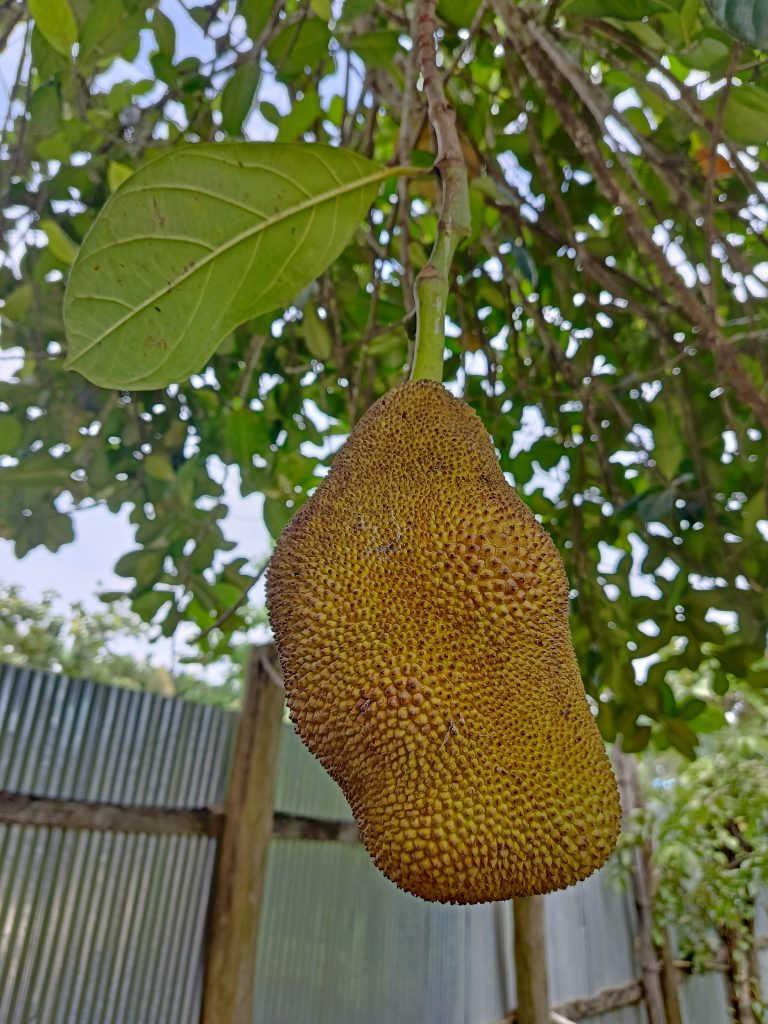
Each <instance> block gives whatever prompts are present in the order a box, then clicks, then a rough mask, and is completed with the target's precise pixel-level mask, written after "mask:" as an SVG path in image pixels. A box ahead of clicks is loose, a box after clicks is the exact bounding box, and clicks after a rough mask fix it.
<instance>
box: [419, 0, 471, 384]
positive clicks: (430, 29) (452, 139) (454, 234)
mask: <svg viewBox="0 0 768 1024" xmlns="http://www.w3.org/2000/svg"><path fill="white" fill-rule="evenodd" d="M436 5H437V0H417V2H416V4H415V6H414V15H413V18H414V20H413V38H414V42H415V44H416V49H417V52H418V57H419V68H420V70H421V74H422V77H423V80H424V94H425V96H426V98H427V112H428V115H429V121H430V124H431V125H432V127H433V128H434V130H435V137H436V139H437V159H436V161H435V170H436V171H437V173H438V174H439V175H440V185H441V203H440V220H439V222H438V225H437V236H436V238H435V245H434V248H433V249H432V253H431V255H430V257H429V260H428V262H427V263H426V264H425V266H424V267H423V268H422V270H421V272H420V273H419V275H418V277H417V278H416V282H415V284H414V289H413V290H414V297H415V299H416V348H415V351H414V356H413V367H412V369H411V380H436V381H442V379H443V352H444V350H445V312H446V307H447V305H448V292H449V287H450V273H451V262H452V261H453V256H454V253H455V252H456V248H457V246H458V244H459V242H460V241H461V239H462V238H464V237H466V236H468V235H469V233H470V229H471V224H472V219H471V214H470V208H469V185H468V181H467V167H466V164H465V162H464V154H463V152H462V149H461V143H460V142H459V134H458V132H457V130H456V111H455V110H454V109H453V107H452V106H451V104H450V103H449V102H448V100H447V99H446V96H445V90H444V88H443V80H442V77H441V75H440V73H439V72H438V70H437V64H436V61H435V28H436V15H435V8H436Z"/></svg>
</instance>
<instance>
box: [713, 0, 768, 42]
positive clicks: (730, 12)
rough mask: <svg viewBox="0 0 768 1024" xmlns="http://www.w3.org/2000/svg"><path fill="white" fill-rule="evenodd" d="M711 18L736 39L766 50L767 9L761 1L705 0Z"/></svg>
mask: <svg viewBox="0 0 768 1024" xmlns="http://www.w3.org/2000/svg"><path fill="white" fill-rule="evenodd" d="M707 7H708V8H709V10H710V12H711V14H712V17H713V18H714V19H715V21H717V22H719V24H721V25H722V26H723V28H725V29H727V31H728V32H730V33H731V34H732V35H734V36H735V37H736V38H737V39H741V40H743V41H744V42H745V43H747V45H748V46H754V47H755V48H756V49H758V50H765V49H768V9H767V8H766V6H765V4H764V3H762V0H707Z"/></svg>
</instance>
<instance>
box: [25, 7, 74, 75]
mask: <svg viewBox="0 0 768 1024" xmlns="http://www.w3.org/2000/svg"><path fill="white" fill-rule="evenodd" d="M27 7H28V8H29V13H30V14H31V15H32V17H33V18H34V19H35V24H36V25H37V27H38V30H39V31H40V34H41V35H42V36H43V37H44V39H45V40H46V42H47V43H48V44H49V45H50V46H51V47H52V49H54V50H55V51H56V53H59V54H61V56H62V57H69V56H70V55H71V53H72V47H73V46H74V45H75V43H76V42H77V22H76V21H75V15H74V13H73V12H72V8H71V6H70V5H69V2H68V0H27ZM38 70H39V69H38Z"/></svg>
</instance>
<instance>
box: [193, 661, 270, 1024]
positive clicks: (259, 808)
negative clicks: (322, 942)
mask: <svg viewBox="0 0 768 1024" xmlns="http://www.w3.org/2000/svg"><path fill="white" fill-rule="evenodd" d="M270 652H271V647H267V648H265V647H261V648H257V647H254V648H253V649H252V650H251V656H250V659H249V662H248V669H247V672H246V688H245V695H244V700H243V710H242V714H241V716H240V725H239V728H238V732H237V741H236V744H235V754H234V758H233V762H232V772H231V778H230V784H229V792H228V794H227V801H226V808H225V820H224V828H223V831H222V837H221V842H220V844H219V852H218V857H217V863H216V871H215V879H214V889H213V897H212V903H211V910H210V917H209V922H208V941H207V947H206V957H205V978H204V983H203V1008H202V1016H201V1024H252V1022H253V986H254V975H255V970H256V949H257V943H258V937H259V919H260V916H261V908H262V902H263V894H264V877H265V874H266V867H267V850H268V847H269V840H270V836H271V835H272V799H273V789H274V780H275V774H276V767H277V753H278V746H279V741H280V724H281V722H282V717H283V691H282V690H281V689H280V688H279V686H277V685H276V683H275V681H274V675H275V673H274V670H272V671H270V668H271V666H270V665H268V664H266V663H265V659H266V658H268V657H269V653H270Z"/></svg>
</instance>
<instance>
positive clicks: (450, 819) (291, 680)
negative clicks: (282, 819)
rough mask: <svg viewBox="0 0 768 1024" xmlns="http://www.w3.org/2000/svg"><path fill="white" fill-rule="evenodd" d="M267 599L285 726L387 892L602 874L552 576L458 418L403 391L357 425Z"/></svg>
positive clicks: (515, 885) (280, 559)
mask: <svg viewBox="0 0 768 1024" xmlns="http://www.w3.org/2000/svg"><path fill="white" fill-rule="evenodd" d="M267 601H268V607H269V612H270V618H271V622H272V626H273V630H274V633H275V639H276V643H277V648H278V653H279V656H280V662H281V667H282V671H283V675H284V679H285V687H286V693H287V700H288V705H289V708H290V713H291V718H292V720H293V723H294V726H295V728H296V730H297V732H298V733H299V735H300V736H301V738H302V740H303V741H304V743H305V744H306V745H307V746H308V747H309V749H310V750H311V751H312V752H313V753H314V754H315V755H316V756H317V757H318V758H319V759H320V761H321V763H322V764H323V765H324V766H325V768H326V769H327V770H328V772H329V773H330V774H331V775H332V776H333V778H334V779H335V780H336V781H337V782H338V783H339V785H340V786H341V788H342V790H343V791H344V794H345V795H346V797H347V799H348V801H349V803H350V805H351V807H352V811H353V813H354V815H355V819H356V821H357V823H358V826H359V829H360V832H361V835H362V838H363V841H364V843H365V846H366V848H367V849H368V851H369V853H370V854H371V856H372V857H373V859H374V861H375V863H376V864H377V866H378V867H379V868H380V869H381V871H383V873H384V874H385V875H386V876H387V877H388V878H390V879H391V880H392V881H393V882H395V883H396V884H397V885H398V886H400V887H401V888H402V889H405V890H406V891H408V892H410V893H414V894H415V895H417V896H421V897H423V898H424V899H427V900H438V901H441V902H451V903H479V902H484V901H487V900H502V899H509V898H514V897H518V896H528V895H531V894H534V893H544V892H549V891H551V890H554V889H560V888H563V887H565V886H568V885H571V884H572V883H574V882H577V881H579V880H580V879H583V878H586V877H587V875H589V874H591V873H592V872H593V871H594V870H595V869H596V868H598V867H600V866H601V865H602V864H603V862H604V861H605V860H606V858H607V857H608V855H609V853H610V851H611V849H612V847H613V845H614V842H615V840H616V836H617V833H618V824H619V800H618V793H617V789H616V783H615V780H614V777H613V773H612V771H611V767H610V763H609V760H608V757H607V755H606V752H605V748H604V746H603V743H602V741H601V739H600V735H599V733H598V730H597V727H596V725H595V721H594V718H593V716H592V714H591V713H590V710H589V706H588V704H587V700H586V696H585V692H584V687H583V684H582V681H581V677H580V675H579V670H578V666H577V663H576V659H575V656H574V651H573V646H572V643H571V638H570V633H569V629H568V584H567V581H566V577H565V572H564V570H563V565H562V562H561V560H560V557H559V555H558V553H557V550H556V549H555V546H554V544H553V543H552V541H551V540H550V538H549V536H548V535H547V534H546V533H545V531H544V530H543V529H542V527H541V526H540V525H539V524H538V523H537V521H536V520H535V518H534V516H533V515H532V513H531V512H530V510H529V509H528V508H527V506H526V505H524V504H523V502H522V501H521V500H520V499H519V498H518V496H517V494H516V493H515V491H514V490H513V488H512V487H510V486H509V484H508V483H507V482H506V480H505V479H504V476H503V474H502V472H501V469H500V467H499V463H498V460H497V458H496V454H495V452H494V449H493V445H492V443H491V439H490V437H489V436H488V433H487V432H486V430H485V428H484V427H483V425H482V422H481V421H480V419H479V417H478V416H477V415H476V414H475V413H474V412H473V411H472V410H471V409H470V408H469V406H467V405H466V404H465V403H464V402H462V401H460V400H459V399H456V398H454V397H453V396H452V395H451V394H449V392H448V391H446V390H445V388H444V387H443V386H442V385H441V384H438V383H435V382H433V381H423V380H420V381H412V382H409V383H407V384H403V385H401V386H400V387H397V388H395V389H394V390H393V391H391V392H389V393H388V394H387V395H385V396H384V397H383V398H381V399H380V400H379V401H378V402H376V403H375V404H374V405H373V406H372V407H371V408H370V409H369V411H368V412H367V413H366V415H365V416H364V417H363V418H362V419H361V420H360V422H359V423H358V424H357V426H356V427H355V429H354V430H353V432H352V433H351V435H350V437H349V439H348V440H347V442H346V444H345V445H344V446H343V448H342V449H341V450H340V451H339V453H338V455H337V456H336V459H335V461H334V464H333V466H332V468H331V470H330V472H329V474H328V476H327V477H326V478H325V479H324V480H323V481H322V483H321V484H320V486H319V487H318V488H317V490H316V492H315V493H314V495H313V496H312V497H311V498H310V499H309V500H308V501H307V503H306V504H305V505H304V506H303V507H302V508H301V509H300V510H299V511H298V512H297V514H296V515H295V516H294V517H293V519H292V520H291V522H290V523H289V524H288V526H287V527H286V529H285V530H284V532H283V534H282V535H281V537H280V539H279V540H278V542H277V545H276V548H275V552H274V555H273V557H272V560H271V563H270V567H269V572H268V583H267Z"/></svg>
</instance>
